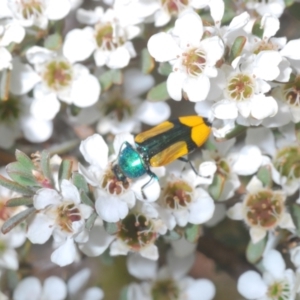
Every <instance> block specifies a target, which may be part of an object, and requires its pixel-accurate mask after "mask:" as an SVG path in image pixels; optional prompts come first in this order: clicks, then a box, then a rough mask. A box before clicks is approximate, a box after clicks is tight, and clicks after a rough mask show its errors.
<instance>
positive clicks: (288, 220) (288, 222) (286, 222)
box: [279, 212, 296, 229]
mask: <svg viewBox="0 0 300 300" xmlns="http://www.w3.org/2000/svg"><path fill="white" fill-rule="evenodd" d="M279 226H280V227H281V228H286V229H296V227H295V224H294V222H293V219H292V216H291V215H290V214H289V213H287V212H286V213H284V214H283V216H282V219H281V221H280V224H279Z"/></svg>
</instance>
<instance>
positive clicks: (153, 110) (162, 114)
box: [136, 101, 171, 126]
mask: <svg viewBox="0 0 300 300" xmlns="http://www.w3.org/2000/svg"><path fill="white" fill-rule="evenodd" d="M136 114H137V116H138V118H139V120H140V121H142V122H143V123H145V124H148V125H151V126H154V125H157V124H159V123H162V122H163V121H165V120H167V119H169V117H170V115H171V109H170V106H169V105H168V104H167V103H166V102H149V101H144V102H143V103H142V105H141V106H140V107H139V108H138V110H137V112H136Z"/></svg>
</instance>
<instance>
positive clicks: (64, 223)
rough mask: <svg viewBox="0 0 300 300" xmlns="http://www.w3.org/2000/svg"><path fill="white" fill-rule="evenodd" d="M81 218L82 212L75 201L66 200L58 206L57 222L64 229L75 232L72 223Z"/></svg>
mask: <svg viewBox="0 0 300 300" xmlns="http://www.w3.org/2000/svg"><path fill="white" fill-rule="evenodd" d="M80 220H81V213H80V211H79V209H78V208H77V207H76V206H75V204H74V203H73V202H64V203H63V204H61V205H60V206H58V207H57V222H56V223H57V224H59V226H60V227H61V229H62V230H63V231H67V232H71V233H72V232H73V228H72V223H73V222H76V221H80Z"/></svg>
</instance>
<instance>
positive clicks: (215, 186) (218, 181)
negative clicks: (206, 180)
mask: <svg viewBox="0 0 300 300" xmlns="http://www.w3.org/2000/svg"><path fill="white" fill-rule="evenodd" d="M225 180H226V178H225V176H224V175H222V174H218V173H216V174H215V175H214V179H213V182H212V183H211V185H210V186H209V187H208V192H209V194H210V195H211V196H212V198H213V199H214V200H219V198H220V197H221V194H222V191H223V188H224V184H225Z"/></svg>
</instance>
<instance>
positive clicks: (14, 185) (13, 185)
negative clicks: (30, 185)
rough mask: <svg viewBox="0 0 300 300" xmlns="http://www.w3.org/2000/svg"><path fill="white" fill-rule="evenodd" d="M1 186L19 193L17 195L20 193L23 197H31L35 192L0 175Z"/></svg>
mask: <svg viewBox="0 0 300 300" xmlns="http://www.w3.org/2000/svg"><path fill="white" fill-rule="evenodd" d="M0 185H1V186H3V187H6V188H8V189H9V190H11V191H14V192H17V193H20V194H23V195H28V196H31V195H33V194H34V192H33V191H31V190H29V189H27V188H26V187H24V186H22V185H20V184H18V183H16V182H14V181H11V180H9V179H7V178H5V177H4V176H2V175H0Z"/></svg>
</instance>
